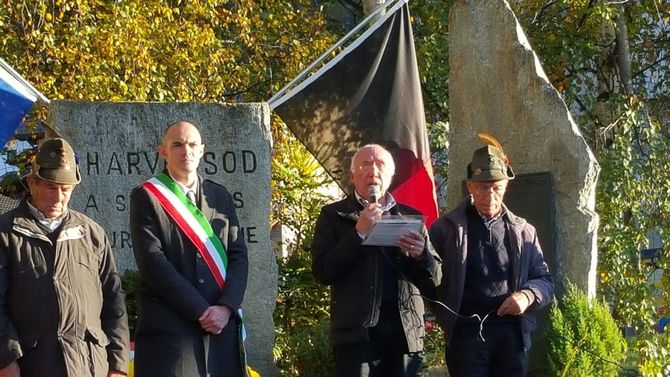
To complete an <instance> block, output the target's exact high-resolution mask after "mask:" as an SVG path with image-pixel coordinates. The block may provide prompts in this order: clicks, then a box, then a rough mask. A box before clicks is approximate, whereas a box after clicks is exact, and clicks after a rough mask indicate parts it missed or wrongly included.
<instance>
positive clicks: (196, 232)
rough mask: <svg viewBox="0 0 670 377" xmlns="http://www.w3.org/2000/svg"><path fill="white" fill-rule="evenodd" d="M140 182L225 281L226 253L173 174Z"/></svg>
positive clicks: (221, 285) (215, 275) (161, 174)
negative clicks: (172, 176) (173, 177)
mask: <svg viewBox="0 0 670 377" xmlns="http://www.w3.org/2000/svg"><path fill="white" fill-rule="evenodd" d="M143 186H144V187H145V188H146V189H147V191H149V193H151V194H152V195H153V196H154V197H155V198H156V199H157V200H158V202H159V203H160V205H161V207H163V209H164V210H165V212H167V213H168V215H169V216H170V217H171V218H172V219H173V220H174V222H175V223H176V224H177V226H178V227H179V229H181V230H182V231H183V232H184V234H186V237H188V239H189V240H191V242H193V244H194V245H195V247H196V249H197V250H198V253H200V255H201V256H202V258H203V260H204V261H205V264H207V267H209V270H210V271H211V272H212V275H214V279H215V280H216V283H217V284H218V285H219V288H221V289H223V285H224V284H225V282H226V268H228V257H227V256H226V249H225V247H224V246H223V244H222V243H221V240H220V239H219V237H217V236H216V235H215V234H214V230H212V226H211V225H210V224H209V221H207V219H205V216H204V215H203V214H202V212H200V210H199V209H198V207H196V206H195V204H194V203H193V202H191V201H190V200H189V199H188V198H187V197H186V195H184V193H183V192H182V191H181V189H180V188H179V187H178V186H177V183H175V181H174V180H172V178H171V177H170V176H169V175H167V174H165V173H163V172H161V173H158V174H157V175H156V176H155V177H152V178H151V179H149V180H148V181H146V182H144V184H143Z"/></svg>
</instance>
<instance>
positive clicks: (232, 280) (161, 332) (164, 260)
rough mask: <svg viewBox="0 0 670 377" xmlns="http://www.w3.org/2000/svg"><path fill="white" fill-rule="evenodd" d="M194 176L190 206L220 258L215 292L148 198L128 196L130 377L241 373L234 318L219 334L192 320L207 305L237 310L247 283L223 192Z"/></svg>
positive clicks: (242, 248) (138, 193) (187, 244)
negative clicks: (134, 317)
mask: <svg viewBox="0 0 670 377" xmlns="http://www.w3.org/2000/svg"><path fill="white" fill-rule="evenodd" d="M199 179H200V184H199V185H198V194H197V202H198V203H197V204H198V207H199V208H200V209H201V211H202V213H203V215H204V216H205V218H206V219H208V220H209V222H210V224H211V226H212V228H213V230H214V233H215V234H216V235H217V236H218V237H219V238H220V240H221V243H222V244H223V245H224V247H225V249H226V254H227V256H228V268H227V276H226V282H225V285H224V288H223V291H221V289H220V288H219V286H218V285H217V283H216V280H215V279H214V276H213V275H212V273H211V272H210V270H209V268H208V267H207V265H206V264H205V263H204V261H203V259H202V258H201V257H200V255H199V253H198V251H197V249H196V248H195V246H194V245H193V244H192V243H191V241H190V240H189V239H188V238H187V237H186V235H185V234H184V233H183V232H182V230H181V229H179V228H178V227H177V226H176V225H175V223H174V222H173V221H172V219H171V218H170V217H169V215H168V214H167V213H166V212H165V211H164V210H163V208H162V207H161V205H160V203H159V202H158V201H157V200H156V198H155V197H154V196H153V195H150V194H149V193H148V192H147V191H146V189H144V188H143V187H142V186H140V187H137V188H135V189H133V191H132V194H131V197H130V203H131V204H130V229H131V235H132V242H133V251H134V253H135V260H136V261H137V268H138V270H139V273H140V284H139V288H138V296H139V316H138V323H137V329H136V338H135V344H136V348H135V375H136V376H137V377H144V376H160V377H169V376H175V377H177V376H179V377H187V376H188V377H197V376H206V375H208V374H207V373H209V375H208V376H211V377H216V376H235V375H241V369H240V354H239V344H238V320H237V318H234V316H231V319H230V322H229V323H228V325H227V326H226V327H225V328H224V329H223V331H222V333H221V334H220V335H211V334H208V333H206V332H205V331H204V330H202V328H201V327H200V323H199V322H198V318H199V317H200V316H201V315H202V314H203V312H204V311H205V310H206V309H207V308H208V307H209V306H212V305H226V306H228V307H229V308H231V309H232V310H233V312H234V313H236V312H237V309H238V308H239V307H240V305H241V303H242V299H243V297H244V291H245V289H246V285H247V270H248V261H247V247H246V245H245V243H244V240H243V239H242V233H241V232H240V225H239V222H238V219H237V213H236V211H235V206H234V203H233V199H232V196H231V195H230V193H229V192H228V190H226V189H225V188H224V187H223V186H221V185H219V184H216V183H214V182H212V181H209V180H202V179H201V178H199ZM238 370H239V371H238Z"/></svg>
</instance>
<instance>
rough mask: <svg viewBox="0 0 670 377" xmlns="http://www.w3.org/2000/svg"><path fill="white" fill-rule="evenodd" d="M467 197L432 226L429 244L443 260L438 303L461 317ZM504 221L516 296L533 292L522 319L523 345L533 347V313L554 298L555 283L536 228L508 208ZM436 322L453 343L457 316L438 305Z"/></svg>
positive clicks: (469, 199)
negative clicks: (531, 339)
mask: <svg viewBox="0 0 670 377" xmlns="http://www.w3.org/2000/svg"><path fill="white" fill-rule="evenodd" d="M470 201H471V197H467V198H466V199H465V200H463V201H462V202H461V204H460V205H459V206H458V207H457V208H456V209H454V210H453V211H451V212H449V213H447V214H446V215H444V216H442V217H440V218H439V219H437V220H436V221H435V222H434V223H433V224H432V225H431V226H430V240H431V241H432V243H433V245H434V246H435V250H437V253H438V254H439V255H440V257H441V258H442V276H443V278H442V283H441V284H440V286H439V287H438V289H437V299H438V300H439V301H441V302H442V303H444V304H445V305H447V306H448V307H449V308H450V309H451V310H453V311H454V312H456V313H458V312H459V311H460V309H461V301H462V298H463V287H464V285H465V270H466V266H467V263H466V258H467V251H468V242H467V240H468V219H467V213H466V211H467V206H468V205H469V204H468V203H469V202H470ZM504 210H505V214H504V215H503V220H504V221H505V224H506V229H507V237H509V245H510V246H511V247H512V249H513V250H512V252H513V254H514V258H515V260H514V264H513V266H514V271H513V274H514V279H512V284H513V285H512V286H511V287H510V289H511V290H512V291H513V292H516V291H519V290H522V289H527V290H530V291H531V292H533V296H534V297H535V301H534V302H533V304H532V305H531V306H530V307H529V308H528V309H526V312H525V313H524V314H523V315H522V316H521V318H522V320H521V324H522V326H521V327H522V332H523V339H524V345H525V347H526V348H529V347H530V333H531V332H532V331H533V330H534V329H535V319H534V318H533V311H535V310H537V309H539V308H542V307H544V306H546V305H547V304H548V303H549V302H550V301H551V298H552V296H553V291H554V283H553V280H552V278H551V275H550V274H549V268H548V267H547V264H546V263H545V261H544V256H543V255H542V248H541V247H540V242H539V241H538V239H537V232H536V231H535V227H533V226H532V225H531V224H529V223H528V222H527V221H526V220H525V219H524V218H521V217H519V216H516V215H514V214H513V213H512V211H510V210H509V209H507V207H505V209H504ZM435 316H436V318H437V322H438V323H439V324H440V326H441V327H442V328H443V329H444V331H445V335H446V339H447V342H448V341H449V340H450V339H451V335H452V334H453V332H454V326H455V323H456V316H455V315H454V314H453V313H452V312H451V311H449V310H447V309H445V308H443V307H441V306H438V305H436V306H435ZM447 344H448V343H447Z"/></svg>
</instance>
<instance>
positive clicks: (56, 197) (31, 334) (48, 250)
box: [0, 138, 129, 377]
mask: <svg viewBox="0 0 670 377" xmlns="http://www.w3.org/2000/svg"><path fill="white" fill-rule="evenodd" d="M80 181H81V175H80V173H79V168H78V167H77V162H76V158H75V154H74V151H73V150H72V147H71V146H70V144H68V142H67V141H65V140H64V139H61V138H55V139H50V140H47V141H45V142H44V143H43V144H42V145H41V146H40V148H39V151H38V152H37V156H36V157H35V159H34V160H33V162H32V171H31V173H30V175H29V176H28V177H27V182H28V187H29V190H30V193H29V195H28V196H27V197H26V198H25V199H24V200H23V201H21V203H20V204H19V205H18V206H17V207H16V208H15V209H13V210H11V211H9V212H7V213H5V214H3V215H2V216H0V376H1V377H10V376H11V377H19V376H21V377H37V376H51V377H79V376H81V377H112V376H114V377H117V376H124V375H126V373H127V370H128V356H129V345H128V343H129V333H128V317H127V314H126V305H125V293H124V292H123V290H122V288H121V278H120V277H119V274H118V273H117V270H116V264H115V262H114V255H112V249H111V247H110V244H109V240H108V238H107V235H106V233H105V231H104V229H102V228H101V227H100V226H99V225H98V224H97V223H95V222H94V221H93V220H91V219H90V218H88V217H86V216H85V215H83V214H81V213H79V212H77V211H74V210H72V209H70V208H68V203H69V201H70V196H71V195H72V192H73V191H74V189H75V187H76V185H77V184H78V183H79V182H80Z"/></svg>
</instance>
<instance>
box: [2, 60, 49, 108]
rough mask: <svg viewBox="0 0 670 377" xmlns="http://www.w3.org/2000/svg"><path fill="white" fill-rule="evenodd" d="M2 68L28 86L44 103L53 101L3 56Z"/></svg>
mask: <svg viewBox="0 0 670 377" xmlns="http://www.w3.org/2000/svg"><path fill="white" fill-rule="evenodd" d="M0 68H3V69H4V70H5V71H6V72H7V73H9V74H10V75H11V76H12V77H13V78H14V79H15V80H16V81H18V82H19V83H21V84H22V85H23V86H25V87H26V89H28V90H29V91H30V92H32V94H33V95H34V96H35V97H37V98H38V99H39V100H40V101H42V102H43V103H44V104H46V105H48V104H49V103H50V102H51V101H49V99H48V98H47V97H46V96H45V95H44V94H42V93H41V92H40V91H39V90H37V89H35V87H34V86H32V85H31V84H30V83H29V82H28V81H26V79H24V78H23V77H22V76H21V75H20V74H19V73H18V72H16V71H15V70H14V68H12V66H10V65H9V64H7V62H5V61H4V60H3V59H2V58H0Z"/></svg>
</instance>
